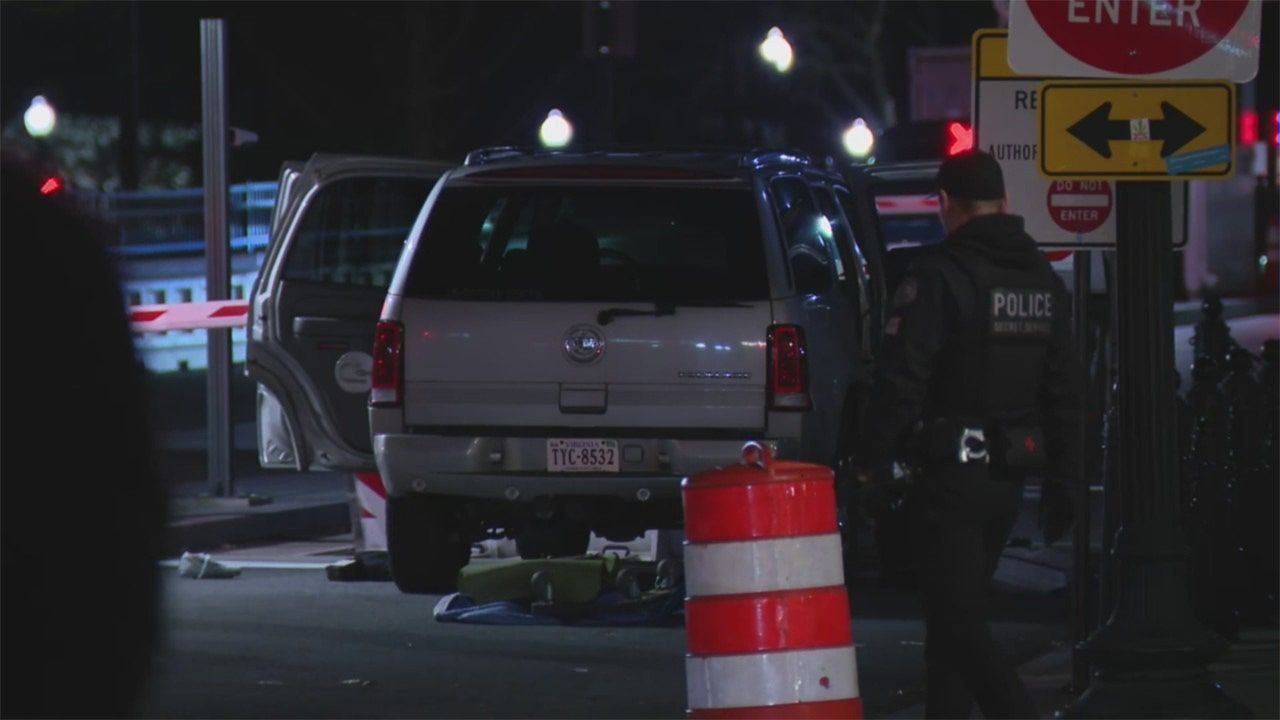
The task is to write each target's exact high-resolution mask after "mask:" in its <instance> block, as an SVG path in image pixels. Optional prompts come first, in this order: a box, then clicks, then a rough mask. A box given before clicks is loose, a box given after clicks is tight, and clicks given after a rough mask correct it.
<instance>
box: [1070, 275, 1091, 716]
mask: <svg viewBox="0 0 1280 720" xmlns="http://www.w3.org/2000/svg"><path fill="white" fill-rule="evenodd" d="M1092 260H1093V254H1092V253H1090V252H1089V251H1088V250H1077V251H1076V253H1075V257H1074V262H1073V265H1074V267H1073V268H1072V269H1073V272H1074V275H1075V277H1074V280H1075V283H1074V288H1072V290H1073V292H1072V299H1073V300H1074V303H1073V306H1074V308H1073V312H1074V317H1075V321H1076V350H1077V351H1078V352H1079V354H1080V367H1082V368H1087V367H1088V366H1089V293H1090V292H1091V290H1090V287H1089V280H1090V277H1089V273H1090V272H1091V271H1092V269H1093V268H1092V265H1091V263H1092ZM1087 387H1090V388H1092V384H1089V385H1088V386H1087ZM1084 397H1085V398H1091V397H1093V393H1091V392H1086V393H1085V394H1084ZM1091 406H1092V403H1091V402H1089V401H1088V400H1086V401H1085V402H1083V403H1081V407H1080V417H1079V419H1078V421H1077V422H1076V447H1078V448H1080V452H1079V458H1077V462H1076V478H1075V479H1076V482H1075V505H1076V523H1075V528H1074V531H1073V533H1072V538H1071V643H1072V645H1073V646H1078V645H1079V643H1080V642H1082V641H1083V640H1084V639H1085V638H1087V637H1088V635H1089V630H1091V628H1090V627H1089V557H1090V552H1089V551H1090V548H1089V510H1090V506H1091V502H1090V490H1089V473H1088V464H1089V461H1088V458H1089V456H1090V453H1089V452H1087V451H1086V450H1085V448H1087V447H1089V432H1088V429H1089V418H1090V412H1089V411H1090V409H1091ZM1071 687H1072V689H1073V691H1074V692H1076V693H1077V694H1078V693H1082V692H1084V691H1085V690H1086V689H1087V688H1088V687H1089V663H1088V662H1086V661H1085V658H1084V656H1083V654H1082V653H1081V652H1079V650H1073V651H1072V653H1071Z"/></svg>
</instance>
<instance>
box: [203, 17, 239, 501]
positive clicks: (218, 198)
mask: <svg viewBox="0 0 1280 720" xmlns="http://www.w3.org/2000/svg"><path fill="white" fill-rule="evenodd" d="M200 70H201V80H202V82H201V90H202V92H201V100H202V107H203V114H204V242H205V297H206V299H208V300H226V299H227V298H228V297H229V296H230V294H231V257H230V252H229V245H230V240H229V237H228V235H227V40H226V21H224V20H209V19H202V20H201V21H200ZM205 332H206V333H208V338H209V349H208V353H209V354H208V358H209V371H208V373H209V374H208V384H207V388H206V390H207V406H206V410H207V413H208V415H207V417H208V446H209V455H208V460H209V490H210V492H212V493H213V494H214V495H216V496H218V497H230V496H232V495H234V494H235V483H234V478H233V477H232V472H231V441H232V438H231V330H230V329H217V330H206V331H205Z"/></svg>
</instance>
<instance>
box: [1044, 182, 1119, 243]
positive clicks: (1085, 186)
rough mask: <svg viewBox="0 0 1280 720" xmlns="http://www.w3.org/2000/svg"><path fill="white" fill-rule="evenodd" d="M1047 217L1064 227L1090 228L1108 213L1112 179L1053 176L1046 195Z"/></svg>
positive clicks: (1079, 230)
mask: <svg viewBox="0 0 1280 720" xmlns="http://www.w3.org/2000/svg"><path fill="white" fill-rule="evenodd" d="M1045 204H1046V205H1047V206H1048V208H1049V217H1051V218H1053V222H1054V223H1055V224H1056V225H1057V226H1058V227H1060V228H1062V229H1063V230H1066V231H1067V232H1073V233H1087V232H1093V231H1094V230H1097V229H1098V228H1100V227H1102V223H1104V222H1106V221H1107V218H1109V217H1111V183H1109V182H1107V181H1106V180H1054V181H1053V182H1051V183H1049V193H1048V196H1047V197H1046V198H1045Z"/></svg>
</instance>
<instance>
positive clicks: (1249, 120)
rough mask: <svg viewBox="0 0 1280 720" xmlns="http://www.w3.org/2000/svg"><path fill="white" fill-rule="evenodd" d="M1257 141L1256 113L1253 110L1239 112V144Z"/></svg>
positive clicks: (1250, 143)
mask: <svg viewBox="0 0 1280 720" xmlns="http://www.w3.org/2000/svg"><path fill="white" fill-rule="evenodd" d="M1256 142H1258V113H1257V111H1254V110H1243V111H1241V112H1240V144H1241V145H1252V144H1254V143H1256Z"/></svg>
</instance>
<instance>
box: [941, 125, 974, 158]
mask: <svg viewBox="0 0 1280 720" xmlns="http://www.w3.org/2000/svg"><path fill="white" fill-rule="evenodd" d="M947 132H948V133H950V134H951V141H950V142H949V143H948V144H947V157H950V156H952V155H959V154H960V153H962V152H964V151H966V150H972V149H973V128H971V127H969V126H968V125H965V124H964V123H962V122H950V123H947Z"/></svg>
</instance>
